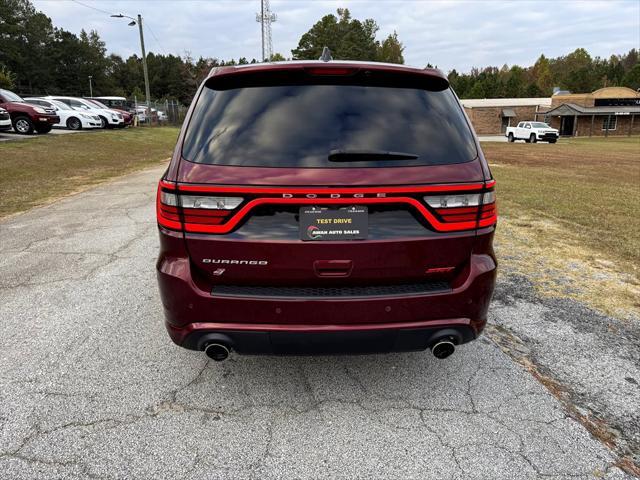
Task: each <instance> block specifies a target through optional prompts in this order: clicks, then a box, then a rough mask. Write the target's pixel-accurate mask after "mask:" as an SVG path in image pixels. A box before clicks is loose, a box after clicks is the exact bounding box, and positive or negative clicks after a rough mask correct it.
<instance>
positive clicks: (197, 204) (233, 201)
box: [157, 181, 243, 231]
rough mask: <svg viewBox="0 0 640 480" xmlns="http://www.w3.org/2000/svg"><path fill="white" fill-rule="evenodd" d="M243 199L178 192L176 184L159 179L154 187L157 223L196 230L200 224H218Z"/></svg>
mask: <svg viewBox="0 0 640 480" xmlns="http://www.w3.org/2000/svg"><path fill="white" fill-rule="evenodd" d="M242 202H243V198H242V197H222V196H219V195H188V194H181V193H179V192H178V190H177V189H176V186H175V185H174V184H172V183H169V182H164V181H161V182H160V185H159V186H158V199H157V214H158V223H159V224H160V225H162V226H163V227H166V228H170V229H174V230H176V229H178V230H180V229H182V222H184V224H185V229H186V230H187V231H196V230H198V227H199V226H202V225H219V224H221V223H223V222H224V221H225V219H226V218H227V217H229V215H230V214H231V213H232V212H233V210H235V209H236V208H237V207H238V206H239V205H240V204H241V203H242Z"/></svg>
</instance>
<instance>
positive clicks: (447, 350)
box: [204, 340, 456, 362]
mask: <svg viewBox="0 0 640 480" xmlns="http://www.w3.org/2000/svg"><path fill="white" fill-rule="evenodd" d="M455 351H456V345H455V344H454V343H453V342H452V341H451V340H439V341H438V342H437V343H436V344H435V345H434V346H433V347H431V353H433V356H434V357H436V358H438V359H440V360H444V359H445V358H447V357H450V356H451V355H453V353H454V352H455ZM204 353H205V354H206V355H207V357H209V358H210V359H211V360H213V361H215V362H222V361H223V360H226V359H227V358H228V357H229V353H230V351H229V347H227V346H226V345H224V344H222V343H209V344H207V346H206V347H205V348H204Z"/></svg>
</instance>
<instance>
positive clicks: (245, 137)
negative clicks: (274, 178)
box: [183, 84, 477, 168]
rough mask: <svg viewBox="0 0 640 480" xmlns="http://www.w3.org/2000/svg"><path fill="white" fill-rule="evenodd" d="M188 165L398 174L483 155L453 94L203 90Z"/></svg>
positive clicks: (325, 88) (186, 146) (380, 89)
mask: <svg viewBox="0 0 640 480" xmlns="http://www.w3.org/2000/svg"><path fill="white" fill-rule="evenodd" d="M331 150H367V151H369V150H375V151H390V152H405V153H410V154H414V155H416V156H417V158H412V159H382V160H381V159H377V160H366V159H365V161H341V162H331V161H329V158H328V157H329V152H330V151H331ZM183 157H184V158H185V159H187V160H189V161H192V162H197V163H204V164H212V165H233V166H247V167H251V166H254V167H306V168H345V167H398V166H419V165H441V164H453V163H463V162H468V161H471V160H473V159H475V158H476V157H477V150H476V146H475V141H474V139H473V135H472V133H471V130H470V127H469V125H468V123H467V121H466V118H465V117H464V114H463V112H462V109H461V107H460V105H459V103H458V101H457V99H456V98H455V95H454V94H453V92H452V91H451V90H450V89H448V88H447V89H444V90H440V91H430V90H423V89H420V88H394V87H386V86H368V85H340V84H328V85H323V84H308V85H300V84H296V85H269V86H250V87H244V88H225V89H221V90H216V89H214V88H209V87H204V88H203V89H202V91H201V93H200V96H199V98H198V99H197V103H196V106H195V108H194V112H193V115H192V118H191V120H190V122H189V125H188V128H187V131H186V134H185V140H184V143H183Z"/></svg>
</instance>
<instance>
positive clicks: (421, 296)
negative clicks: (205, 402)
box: [157, 61, 497, 360]
mask: <svg viewBox="0 0 640 480" xmlns="http://www.w3.org/2000/svg"><path fill="white" fill-rule="evenodd" d="M494 188H495V181H494V180H493V177H492V176H491V172H490V171H489V167H488V165H487V162H486V160H485V159H484V156H483V154H482V150H481V149H480V144H479V143H478V141H477V138H476V137H475V134H474V132H473V130H472V127H471V125H470V123H469V121H468V119H467V118H466V116H465V114H464V111H463V109H462V107H461V106H460V103H459V102H458V99H457V97H456V95H455V94H454V93H453V91H452V90H451V88H450V87H449V83H448V81H447V78H446V77H445V76H444V75H443V74H442V73H441V72H440V71H438V70H435V69H416V68H410V67H406V66H401V65H391V64H379V63H364V62H333V61H327V62H323V61H312V62H286V63H285V62H283V63H271V64H256V65H249V66H232V67H223V68H217V69H214V70H213V71H212V73H211V75H210V76H209V77H208V78H207V79H206V80H205V81H204V82H203V84H202V85H201V86H200V88H199V90H198V92H197V94H196V96H195V99H194V101H193V103H192V105H191V108H190V111H189V112H188V114H187V118H186V120H185V122H184V125H183V127H182V131H181V133H180V136H179V138H178V144H177V146H176V149H175V152H174V155H173V158H172V160H171V163H170V165H169V167H168V169H167V171H166V173H165V174H164V176H163V177H162V179H161V181H160V184H159V186H158V195H157V219H158V226H159V232H160V254H159V258H158V261H157V275H158V282H159V286H160V294H161V298H162V304H163V307H164V312H165V318H166V327H167V330H168V332H169V335H170V337H171V339H172V340H173V341H174V342H175V343H177V344H178V345H181V346H182V347H185V348H189V349H194V350H201V351H205V353H206V354H207V355H208V356H209V357H211V358H213V359H214V360H223V359H225V358H226V357H227V356H228V354H229V352H230V351H231V350H235V351H236V352H238V353H241V354H315V353H318V354H326V353H374V352H391V351H409V350H424V349H431V350H432V352H433V354H434V355H435V356H436V357H438V358H445V357H447V356H449V355H451V354H452V353H453V352H454V350H455V348H456V345H459V344H462V343H465V342H469V341H471V340H474V339H475V338H477V337H478V335H480V333H481V332H482V330H483V328H484V326H485V323H486V319H487V310H488V307H489V302H490V299H491V295H492V292H493V288H494V283H495V277H496V258H495V255H494V252H493V247H492V242H493V235H494V231H495V228H496V222H497V215H496V203H495V191H494Z"/></svg>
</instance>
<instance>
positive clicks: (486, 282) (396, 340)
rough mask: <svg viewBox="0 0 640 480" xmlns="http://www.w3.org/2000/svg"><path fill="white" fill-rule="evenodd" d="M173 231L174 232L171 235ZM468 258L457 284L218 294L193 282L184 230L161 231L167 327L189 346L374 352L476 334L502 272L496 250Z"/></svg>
mask: <svg viewBox="0 0 640 480" xmlns="http://www.w3.org/2000/svg"><path fill="white" fill-rule="evenodd" d="M172 235H175V237H174V236H172ZM491 236H492V230H491V233H490V234H486V235H484V237H486V238H485V240H480V241H479V243H480V244H483V245H484V247H485V248H483V249H482V250H483V252H482V253H474V254H471V255H470V258H469V262H468V265H467V267H466V268H465V269H464V271H463V272H462V273H461V274H460V275H459V277H458V278H456V279H455V280H454V281H453V282H452V284H451V288H449V289H447V290H445V291H442V290H439V291H433V292H425V293H419V294H410V295H389V296H387V295H372V296H367V297H339V298H338V297H335V298H327V297H322V298H312V297H298V298H295V297H272V296H271V297H267V296H264V297H260V296H252V297H247V296H244V297H240V296H233V295H231V296H229V295H219V296H216V295H215V294H213V293H212V291H211V290H210V289H203V288H200V286H199V283H198V282H197V281H194V278H193V276H192V270H191V269H192V267H191V264H190V261H189V258H188V257H187V256H185V255H183V254H182V252H181V250H182V248H183V247H182V245H183V241H182V238H180V237H179V234H169V233H167V232H166V231H163V232H161V238H162V239H163V243H164V245H163V248H162V249H161V254H160V257H159V259H158V263H157V275H158V283H159V287H160V296H161V299H162V303H163V307H164V313H165V319H166V327H167V331H168V333H169V336H170V337H171V339H172V340H173V341H174V342H175V343H176V344H178V345H181V346H183V347H185V348H189V349H195V350H202V349H203V348H204V345H205V344H206V343H208V342H211V341H218V342H219V341H223V342H224V343H227V344H228V345H230V346H231V347H232V348H233V349H234V350H236V351H237V352H240V353H247V354H250V353H258V354H286V353H294V354H303V353H349V352H354V353H371V352H385V351H406V350H423V349H425V348H428V347H430V346H431V345H432V344H433V342H434V341H435V339H436V338H440V337H441V336H443V335H445V336H452V337H454V338H455V340H456V342H457V343H464V342H468V341H471V340H473V339H475V338H476V337H477V336H478V335H479V334H480V333H481V332H482V330H483V328H484V326H485V324H486V316H487V310H488V307H489V301H490V299H491V295H492V292H493V288H494V284H495V276H496V262H495V258H494V256H493V253H492V251H491V250H490V244H491Z"/></svg>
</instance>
